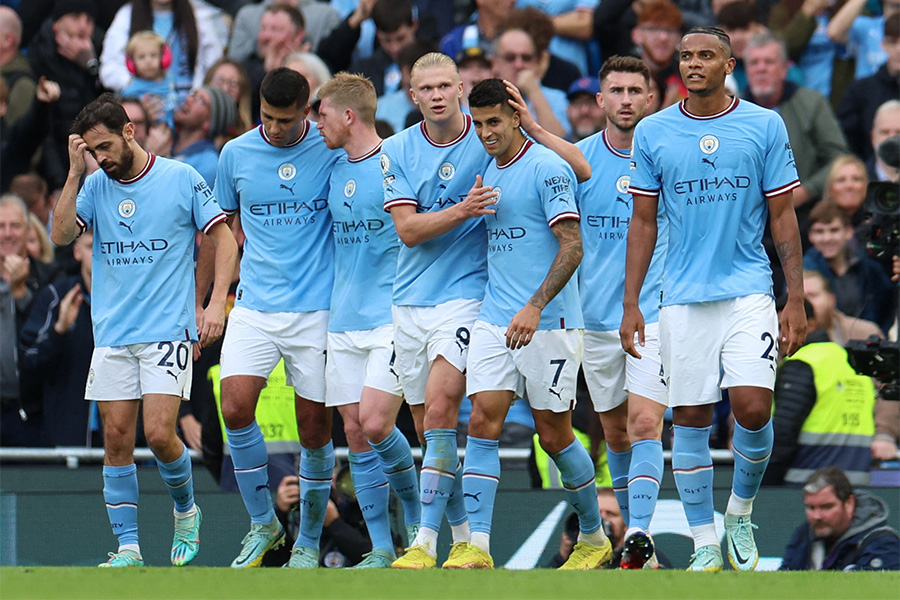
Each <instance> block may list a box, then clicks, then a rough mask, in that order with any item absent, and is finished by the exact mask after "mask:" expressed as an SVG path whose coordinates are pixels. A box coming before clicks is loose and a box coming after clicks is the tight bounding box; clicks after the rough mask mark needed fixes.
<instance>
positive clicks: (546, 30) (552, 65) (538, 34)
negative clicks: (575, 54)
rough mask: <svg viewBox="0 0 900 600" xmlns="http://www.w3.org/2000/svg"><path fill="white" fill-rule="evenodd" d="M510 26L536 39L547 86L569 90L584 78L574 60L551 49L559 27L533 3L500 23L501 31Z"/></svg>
mask: <svg viewBox="0 0 900 600" xmlns="http://www.w3.org/2000/svg"><path fill="white" fill-rule="evenodd" d="M507 29H521V30H522V31H524V32H525V33H527V34H528V35H530V36H531V39H532V40H534V45H535V46H536V47H537V51H538V52H537V53H538V57H539V58H538V68H537V74H538V75H539V76H540V79H541V84H542V85H543V86H545V87H548V88H554V89H557V90H561V91H563V92H566V91H568V90H569V86H571V85H572V83H573V82H574V81H575V80H576V79H579V78H581V76H582V73H581V71H580V70H579V68H578V67H577V66H576V65H575V64H574V63H572V62H570V61H568V60H565V59H563V58H560V57H559V56H556V55H555V54H552V53H551V52H550V50H549V47H550V40H552V39H553V35H554V33H555V32H556V30H555V28H554V27H553V20H552V19H550V17H548V16H547V15H546V13H544V12H542V11H541V10H538V9H537V8H534V7H533V6H530V7H528V8H525V9H522V10H514V11H512V12H511V13H509V16H508V17H507V18H506V19H504V20H503V23H502V24H501V25H500V31H501V32H503V31H506V30H507ZM594 71H595V72H596V71H597V69H595V70H594Z"/></svg>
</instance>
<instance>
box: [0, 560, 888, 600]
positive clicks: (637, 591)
mask: <svg viewBox="0 0 900 600" xmlns="http://www.w3.org/2000/svg"><path fill="white" fill-rule="evenodd" d="M0 598H2V599H3V600H19V599H31V598H41V599H45V598H59V599H67V600H79V599H84V600H104V599H110V600H142V599H153V598H160V599H165V600H181V599H184V600H200V599H205V598H210V599H215V600H229V599H232V598H233V599H240V600H250V599H254V598H264V599H267V600H275V599H279V598H291V599H301V600H312V599H318V598H327V599H357V598H358V599H366V600H368V599H380V598H384V599H385V600H407V599H409V600H420V599H421V600H432V599H439V598H449V599H452V600H473V599H478V598H485V599H489V600H505V599H510V600H530V599H537V598H549V599H553V600H578V599H580V598H591V599H597V600H607V599H613V598H624V599H628V600H654V599H660V600H688V599H694V598H697V599H707V598H708V599H714V600H729V599H732V598H748V599H754V600H779V599H806V598H809V599H811V600H813V599H814V600H828V599H864V600H877V599H882V598H884V599H890V600H897V599H898V598H900V573H897V572H893V573H832V572H826V573H821V572H801V573H736V572H733V571H725V572H721V573H685V572H681V571H656V572H626V571H592V572H557V571H552V570H544V569H539V570H533V571H504V570H496V571H490V572H486V571H477V572H468V571H451V572H448V571H441V570H439V569H438V570H434V571H427V572H418V571H400V572H398V571H391V570H367V571H340V570H331V569H319V570H316V571H287V570H282V569H253V570H246V571H234V570H231V569H224V568H206V567H195V568H185V569H173V568H152V567H148V568H130V569H110V570H105V569H97V568H86V567H4V568H2V569H0Z"/></svg>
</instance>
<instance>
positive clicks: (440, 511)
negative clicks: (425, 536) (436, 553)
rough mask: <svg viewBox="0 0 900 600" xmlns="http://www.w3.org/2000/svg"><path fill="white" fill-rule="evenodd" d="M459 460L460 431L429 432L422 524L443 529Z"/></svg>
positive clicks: (432, 430) (424, 468) (423, 483)
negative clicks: (458, 441) (457, 432)
mask: <svg viewBox="0 0 900 600" xmlns="http://www.w3.org/2000/svg"><path fill="white" fill-rule="evenodd" d="M458 463H459V458H458V457H457V455H456V431H454V430H453V429H430V430H428V431H426V432H425V458H424V459H423V461H422V475H421V477H422V483H421V489H422V519H421V526H422V527H427V528H428V529H432V530H434V531H440V529H441V521H443V520H444V511H445V510H446V508H447V501H448V500H449V499H450V492H451V490H452V489H453V482H454V480H455V479H456V467H457V464H458Z"/></svg>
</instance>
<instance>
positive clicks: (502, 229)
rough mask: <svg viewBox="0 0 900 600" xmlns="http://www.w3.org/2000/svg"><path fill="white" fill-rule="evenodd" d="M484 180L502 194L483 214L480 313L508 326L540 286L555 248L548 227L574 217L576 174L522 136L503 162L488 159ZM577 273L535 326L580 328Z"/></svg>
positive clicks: (566, 164) (488, 320) (565, 164)
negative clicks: (485, 241) (484, 282)
mask: <svg viewBox="0 0 900 600" xmlns="http://www.w3.org/2000/svg"><path fill="white" fill-rule="evenodd" d="M484 183H485V185H491V186H494V190H495V191H498V192H499V193H500V197H499V201H498V202H497V204H495V205H494V208H495V209H496V210H497V212H496V214H493V215H487V216H486V217H485V223H486V224H487V236H488V284H487V289H486V290H485V293H484V304H482V305H481V313H480V314H479V315H478V318H479V319H480V320H482V321H485V322H487V323H491V324H492V325H498V326H500V327H506V326H507V325H509V322H510V321H511V320H512V318H513V316H515V314H516V313H517V312H519V311H520V310H521V309H522V308H523V307H524V306H525V305H526V304H527V303H528V301H529V300H530V299H531V297H532V296H534V293H535V292H536V291H538V289H539V288H540V287H541V284H542V283H543V282H544V279H546V277H547V273H548V272H549V271H550V265H551V264H553V260H554V259H555V258H556V254H557V252H559V242H558V241H557V239H556V236H555V235H553V232H552V231H551V230H550V228H551V227H552V226H553V225H555V224H556V223H558V222H559V221H562V220H564V219H576V220H577V219H578V207H577V206H576V204H575V185H576V179H575V173H574V172H573V171H572V167H570V166H569V164H568V163H567V162H566V161H564V160H563V159H562V158H560V157H559V156H558V155H557V154H556V153H555V152H553V151H552V150H549V149H547V148H545V147H544V146H541V145H540V144H536V143H534V142H532V141H531V140H526V141H525V144H524V145H523V146H522V149H521V150H519V152H518V153H517V154H516V156H515V157H513V158H512V159H511V160H510V161H509V162H508V163H506V164H505V165H503V166H502V167H499V166H497V161H495V160H491V163H490V165H488V168H487V172H486V173H485V174H484ZM576 278H577V275H575V276H573V277H572V278H571V279H570V280H569V282H568V283H566V285H565V287H563V289H562V290H560V292H559V293H558V294H557V295H556V297H555V298H553V300H551V301H550V303H549V304H547V306H545V307H544V310H543V311H542V312H541V323H540V325H539V326H538V329H579V328H582V327H584V321H583V319H582V317H581V301H580V300H579V298H578V282H577V281H576Z"/></svg>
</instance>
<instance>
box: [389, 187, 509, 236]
mask: <svg viewBox="0 0 900 600" xmlns="http://www.w3.org/2000/svg"><path fill="white" fill-rule="evenodd" d="M493 190H494V188H492V187H490V186H483V185H482V179H481V175H476V176H475V185H473V186H472V188H471V189H470V190H469V193H468V194H466V197H465V199H464V200H463V201H462V202H460V203H459V204H454V205H453V206H451V207H449V208H445V209H443V210H436V211H433V212H427V213H419V212H416V207H415V206H414V205H413V204H397V205H395V206H391V207H390V208H389V210H390V212H391V217H392V218H393V219H394V227H395V228H396V229H397V235H398V236H399V237H400V241H402V242H403V243H404V245H406V246H407V247H409V248H412V247H414V246H418V245H419V244H421V243H423V242H427V241H428V240H433V239H434V238H436V237H438V236H441V235H444V234H445V233H447V232H448V231H450V230H451V229H453V228H454V227H456V226H457V225H460V224H461V223H462V222H463V221H465V220H466V219H470V218H475V217H480V216H482V215H492V214H494V212H495V211H494V209H492V208H488V207H489V206H491V205H492V204H496V203H497V193H496V192H495V191H493Z"/></svg>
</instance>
